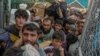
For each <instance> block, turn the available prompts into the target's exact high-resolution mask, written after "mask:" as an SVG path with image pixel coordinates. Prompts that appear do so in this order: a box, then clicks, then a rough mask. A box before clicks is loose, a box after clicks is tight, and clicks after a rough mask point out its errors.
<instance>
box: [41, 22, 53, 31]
mask: <svg viewBox="0 0 100 56" xmlns="http://www.w3.org/2000/svg"><path fill="white" fill-rule="evenodd" d="M42 26H43V28H44V30H45V31H48V30H49V29H50V28H51V27H52V24H51V21H50V20H48V21H43V25H42Z"/></svg>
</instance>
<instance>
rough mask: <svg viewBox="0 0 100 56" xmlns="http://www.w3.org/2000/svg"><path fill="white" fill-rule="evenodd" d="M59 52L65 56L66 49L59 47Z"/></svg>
mask: <svg viewBox="0 0 100 56" xmlns="http://www.w3.org/2000/svg"><path fill="white" fill-rule="evenodd" d="M59 50H60V56H64V48H62V47H59Z"/></svg>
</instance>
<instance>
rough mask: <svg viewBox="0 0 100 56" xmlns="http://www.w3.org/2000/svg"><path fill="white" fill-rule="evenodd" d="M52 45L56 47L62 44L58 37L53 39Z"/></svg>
mask: <svg viewBox="0 0 100 56" xmlns="http://www.w3.org/2000/svg"><path fill="white" fill-rule="evenodd" d="M52 45H53V47H54V48H56V49H58V48H59V47H60V46H61V45H62V41H61V40H58V39H53V41H52Z"/></svg>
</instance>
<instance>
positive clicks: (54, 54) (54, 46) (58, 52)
mask: <svg viewBox="0 0 100 56" xmlns="http://www.w3.org/2000/svg"><path fill="white" fill-rule="evenodd" d="M63 40H64V35H63V34H62V33H60V32H57V31H56V32H54V34H53V37H52V43H51V45H50V46H48V47H46V48H44V49H45V52H46V53H47V56H64V48H63V47H62V43H63Z"/></svg>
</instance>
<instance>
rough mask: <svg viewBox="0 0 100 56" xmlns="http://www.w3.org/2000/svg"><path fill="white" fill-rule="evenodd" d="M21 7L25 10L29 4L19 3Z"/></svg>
mask: <svg viewBox="0 0 100 56" xmlns="http://www.w3.org/2000/svg"><path fill="white" fill-rule="evenodd" d="M19 8H20V9H24V10H25V9H26V8H27V4H25V3H21V4H19Z"/></svg>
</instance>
